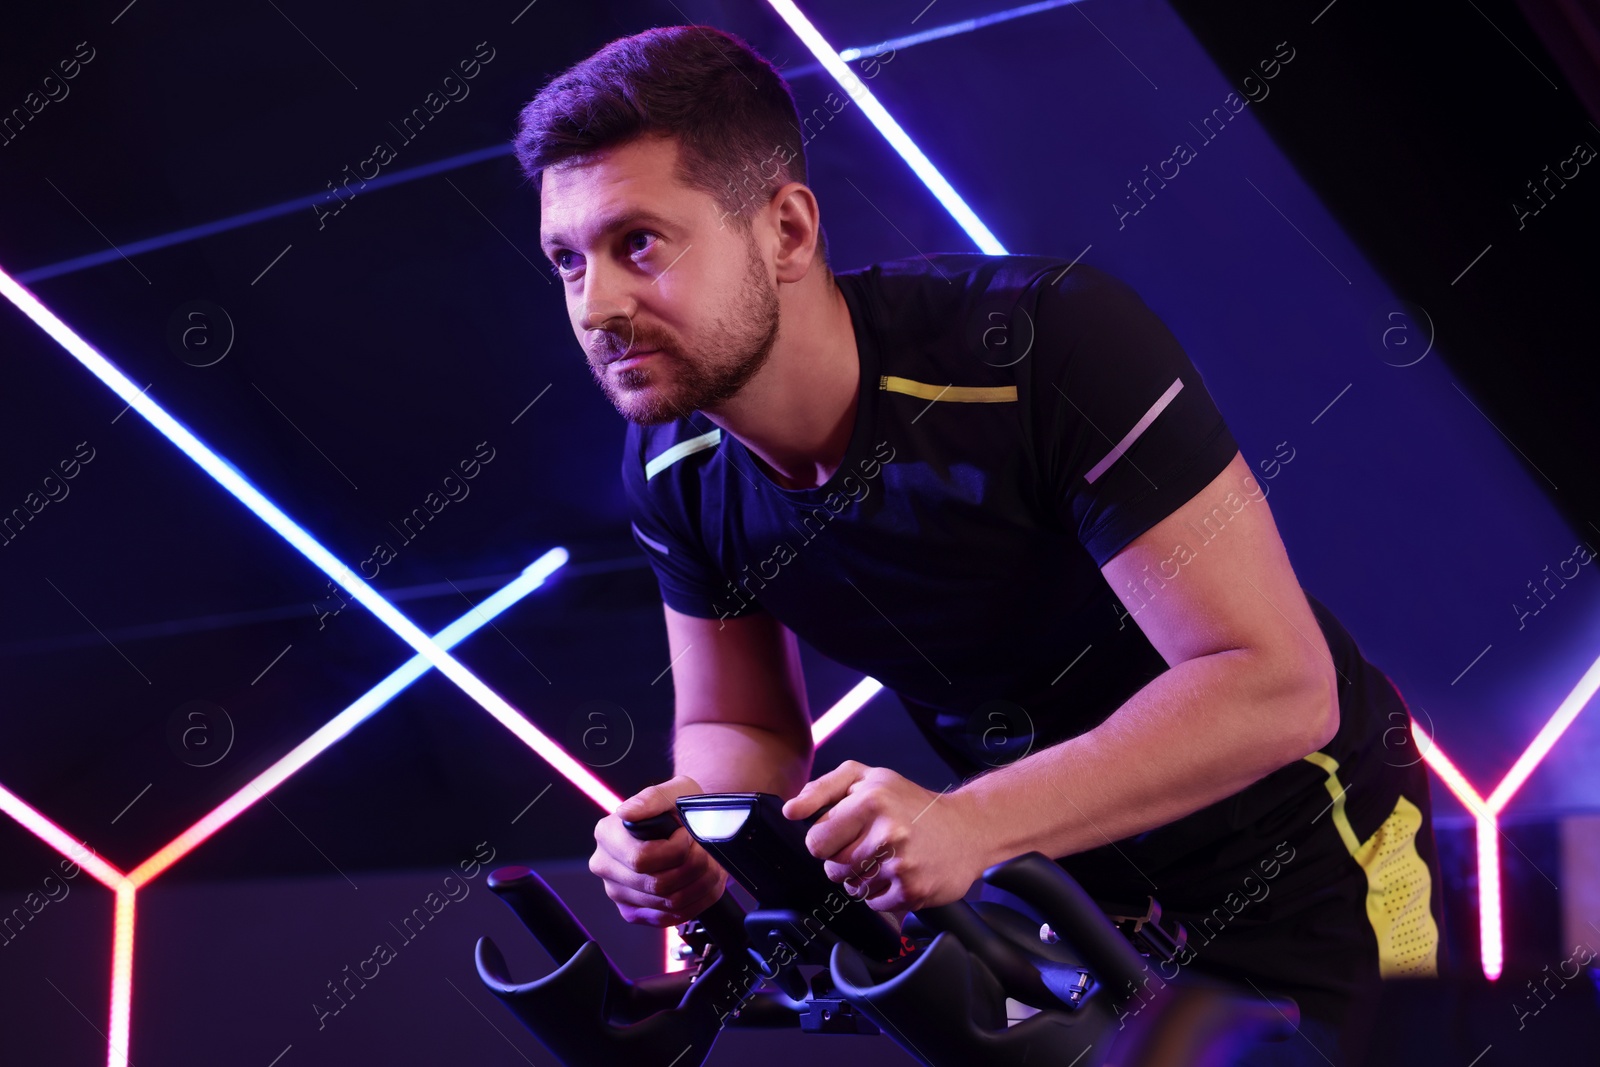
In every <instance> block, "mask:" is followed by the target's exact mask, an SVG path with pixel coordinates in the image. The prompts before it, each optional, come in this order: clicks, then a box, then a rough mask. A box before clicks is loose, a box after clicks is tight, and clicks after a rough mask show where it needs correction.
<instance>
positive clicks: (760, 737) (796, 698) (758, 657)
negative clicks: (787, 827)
mask: <svg viewBox="0 0 1600 1067" xmlns="http://www.w3.org/2000/svg"><path fill="white" fill-rule="evenodd" d="M663 610H664V611H665V612H666V618H667V642H668V645H669V646H670V649H671V654H672V662H673V667H672V683H673V690H674V694H675V706H676V715H675V725H674V736H673V746H672V754H673V766H674V769H675V770H676V772H677V773H678V774H686V775H688V776H689V777H691V778H693V779H694V780H695V781H696V782H698V783H699V784H700V786H701V788H703V789H704V790H705V791H706V792H752V791H759V792H765V793H776V794H777V795H778V796H781V797H791V796H793V795H794V794H795V793H797V792H799V790H800V787H801V786H803V785H804V784H805V783H806V780H807V779H808V778H810V776H811V759H812V744H811V714H810V711H809V709H808V707H807V704H806V694H805V681H804V678H803V677H802V675H801V672H800V651H799V648H798V646H797V644H796V642H795V637H794V634H793V633H791V632H790V631H789V630H788V629H787V628H786V627H785V626H783V625H782V624H781V623H779V622H778V621H777V620H776V619H774V618H773V617H772V616H770V615H768V614H766V613H764V612H756V613H753V614H751V615H747V616H744V617H742V618H738V619H727V620H721V621H719V620H717V619H702V618H697V617H695V616H692V615H684V614H682V613H681V612H677V611H674V610H673V609H672V608H670V607H665V606H663Z"/></svg>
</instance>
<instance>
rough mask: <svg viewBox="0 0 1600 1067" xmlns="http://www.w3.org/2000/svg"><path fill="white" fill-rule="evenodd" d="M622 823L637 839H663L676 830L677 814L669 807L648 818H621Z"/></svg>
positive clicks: (677, 824)
mask: <svg viewBox="0 0 1600 1067" xmlns="http://www.w3.org/2000/svg"><path fill="white" fill-rule="evenodd" d="M622 825H623V826H624V827H626V828H627V831H628V833H630V834H632V835H633V836H634V838H635V839H637V840H639V841H664V840H666V839H667V838H669V837H671V836H672V835H673V834H674V833H676V832H677V830H678V826H679V823H678V815H677V813H676V812H674V811H673V810H672V809H671V808H668V809H667V810H666V811H663V812H661V813H660V814H659V815H652V816H650V817H649V818H648V819H635V820H629V819H623V820H622Z"/></svg>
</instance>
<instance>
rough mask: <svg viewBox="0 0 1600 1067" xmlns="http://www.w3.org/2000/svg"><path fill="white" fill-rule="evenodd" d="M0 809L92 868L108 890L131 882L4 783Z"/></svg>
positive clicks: (67, 854) (0, 791)
mask: <svg viewBox="0 0 1600 1067" xmlns="http://www.w3.org/2000/svg"><path fill="white" fill-rule="evenodd" d="M0 811H3V812H5V813H6V814H7V815H9V816H11V817H12V818H13V819H15V820H17V822H19V823H21V824H22V826H23V827H24V828H25V829H27V830H28V831H30V832H31V833H32V834H33V836H35V837H37V838H38V839H39V840H41V841H43V842H44V843H45V844H47V845H49V846H50V847H51V848H53V849H55V850H56V851H57V852H59V853H61V855H63V856H65V857H66V858H67V859H69V860H71V861H72V862H73V863H76V864H77V865H78V866H79V867H81V868H83V869H84V870H86V871H88V872H89V873H90V874H91V875H93V876H94V879H95V881H97V882H99V883H100V884H101V885H103V886H105V887H106V888H107V889H112V890H116V889H120V888H121V887H122V886H123V885H124V884H125V883H126V882H127V878H126V877H125V876H124V875H123V873H122V872H121V871H119V870H117V869H116V868H115V867H113V866H112V865H111V864H109V863H107V862H106V861H105V860H103V859H101V858H100V857H99V856H96V855H95V854H94V853H93V852H90V851H89V850H88V849H86V848H85V847H84V846H83V845H80V844H79V843H78V842H77V841H75V840H73V837H72V835H71V834H69V833H67V832H66V831H65V830H63V829H62V828H61V827H59V826H57V825H56V824H55V823H53V822H51V821H50V820H49V819H47V818H45V817H44V815H42V814H41V813H40V812H39V811H38V810H37V809H36V808H34V807H33V806H32V805H30V804H29V803H28V802H27V801H25V800H23V799H22V798H21V797H19V796H17V794H15V793H13V792H12V791H11V790H9V789H7V788H6V787H5V786H3V785H0Z"/></svg>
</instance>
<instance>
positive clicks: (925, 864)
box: [783, 760, 987, 918]
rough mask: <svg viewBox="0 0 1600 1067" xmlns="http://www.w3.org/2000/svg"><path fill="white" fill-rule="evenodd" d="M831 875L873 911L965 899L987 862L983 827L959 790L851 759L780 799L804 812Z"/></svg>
mask: <svg viewBox="0 0 1600 1067" xmlns="http://www.w3.org/2000/svg"><path fill="white" fill-rule="evenodd" d="M829 804H832V805H833V807H832V808H830V809H829V810H828V811H827V812H825V813H824V814H823V815H822V817H821V818H820V819H818V820H817V821H816V823H815V824H813V825H812V827H811V829H810V830H809V831H808V832H807V833H806V848H808V849H809V850H810V851H811V854H812V855H813V856H815V857H817V858H818V859H820V860H823V861H824V863H823V868H824V870H825V871H826V872H827V875H828V877H829V878H830V879H832V880H833V881H835V882H838V883H840V884H841V885H843V886H844V889H845V892H846V893H848V894H849V895H850V896H852V897H855V898H857V899H862V898H865V899H866V901H867V903H868V905H870V906H871V907H872V908H873V909H874V910H876V911H883V912H892V913H894V914H895V916H896V917H897V918H898V917H901V916H903V915H904V913H905V912H907V911H915V910H916V909H918V908H926V907H933V906H936V905H939V904H949V903H951V902H953V901H956V900H960V899H961V898H962V897H964V896H965V895H966V893H967V890H968V889H970V888H971V887H972V883H973V882H975V881H977V880H978V877H979V876H980V875H981V874H982V873H983V870H984V867H985V866H987V864H986V863H985V862H984V856H985V855H986V852H985V849H984V848H983V839H984V838H983V832H982V827H981V826H980V825H979V824H978V820H977V819H976V817H975V814H974V813H973V812H972V811H971V809H970V808H969V806H968V804H967V799H966V797H964V796H963V795H961V794H960V793H959V792H945V793H934V792H932V791H930V790H927V789H924V788H922V787H921V786H920V785H917V784H916V783H915V782H912V781H910V780H908V779H906V778H904V777H902V776H901V775H899V774H896V773H895V772H894V771H891V770H889V769H888V768H886V767H868V766H867V765H866V764H864V763H858V762H856V761H855V760H846V761H845V762H844V763H841V764H840V765H839V766H838V767H836V768H834V769H833V770H831V771H829V772H828V773H827V774H824V775H822V776H821V777H820V778H817V779H816V780H815V781H812V782H810V783H808V784H807V785H806V786H805V788H803V789H801V790H800V792H799V793H797V794H795V796H794V797H793V798H792V799H791V800H789V801H788V802H787V803H785V804H784V806H783V814H784V815H785V816H787V817H788V818H790V819H804V818H807V817H808V816H810V815H811V814H812V813H813V812H815V811H817V810H818V809H820V808H823V807H826V806H827V805H829Z"/></svg>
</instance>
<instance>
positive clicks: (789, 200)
mask: <svg viewBox="0 0 1600 1067" xmlns="http://www.w3.org/2000/svg"><path fill="white" fill-rule="evenodd" d="M767 210H768V212H769V213H770V215H771V218H772V221H773V225H774V226H775V228H776V231H777V237H778V246H777V256H776V263H775V265H776V267H777V272H778V281H780V282H797V281H800V280H801V279H803V278H804V277H805V276H806V275H807V274H809V273H810V272H811V269H812V265H813V262H814V261H815V260H816V259H817V258H818V252H819V249H818V241H819V239H820V236H821V232H822V212H821V209H820V208H819V207H818V205H817V197H816V194H814V193H812V191H811V190H810V189H808V188H806V187H805V186H804V185H803V184H801V183H800V182H790V183H789V184H788V185H785V186H783V187H782V188H781V189H779V190H778V191H777V192H776V193H775V194H773V198H772V202H771V204H770V205H769V206H768V208H767Z"/></svg>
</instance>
